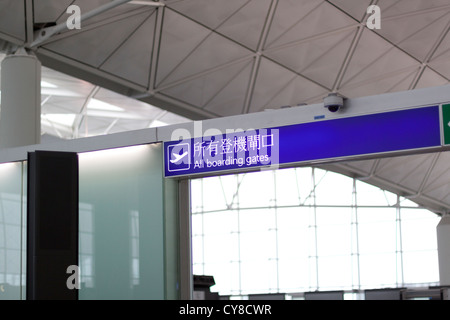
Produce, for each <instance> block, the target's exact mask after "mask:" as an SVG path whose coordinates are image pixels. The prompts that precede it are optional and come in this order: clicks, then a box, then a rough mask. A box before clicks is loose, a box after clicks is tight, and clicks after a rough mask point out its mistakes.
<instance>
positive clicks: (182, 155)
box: [170, 151, 188, 163]
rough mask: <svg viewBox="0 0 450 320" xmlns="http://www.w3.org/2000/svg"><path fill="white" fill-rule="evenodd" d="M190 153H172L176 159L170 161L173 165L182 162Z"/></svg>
mask: <svg viewBox="0 0 450 320" xmlns="http://www.w3.org/2000/svg"><path fill="white" fill-rule="evenodd" d="M187 154H188V152H187V151H186V152H184V153H183V154H181V155H180V154H176V153H172V155H173V156H174V157H175V159H173V160H170V162H171V163H176V162H178V161H180V160H181V159H183V158H184V157H185V156H187Z"/></svg>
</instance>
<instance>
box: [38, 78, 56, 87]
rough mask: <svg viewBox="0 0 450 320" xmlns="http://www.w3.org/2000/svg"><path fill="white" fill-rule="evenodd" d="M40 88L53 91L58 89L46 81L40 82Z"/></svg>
mask: <svg viewBox="0 0 450 320" xmlns="http://www.w3.org/2000/svg"><path fill="white" fill-rule="evenodd" d="M41 87H43V88H53V89H56V88H58V86H56V85H54V84H53V83H50V82H47V81H44V80H42V81H41Z"/></svg>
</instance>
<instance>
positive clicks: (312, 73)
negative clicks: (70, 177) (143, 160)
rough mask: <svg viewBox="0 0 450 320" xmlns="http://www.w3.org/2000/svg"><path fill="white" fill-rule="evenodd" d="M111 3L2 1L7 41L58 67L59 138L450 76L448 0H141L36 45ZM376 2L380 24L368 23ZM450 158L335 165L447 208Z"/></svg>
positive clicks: (46, 110) (50, 99)
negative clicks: (75, 16) (54, 29)
mask: <svg viewBox="0 0 450 320" xmlns="http://www.w3.org/2000/svg"><path fill="white" fill-rule="evenodd" d="M111 2H112V0H0V39H2V41H3V43H2V44H0V48H1V47H3V52H5V53H6V52H12V51H14V50H15V48H17V47H25V48H27V50H29V51H30V52H32V53H33V54H35V55H36V56H37V57H38V58H39V59H40V60H41V62H42V63H43V65H44V66H45V68H44V71H43V81H44V82H43V94H42V99H43V101H42V123H43V128H45V130H47V131H46V132H47V133H48V134H51V135H54V136H59V137H63V138H77V137H81V136H86V135H95V134H107V133H112V132H118V131H124V130H134V129H141V128H145V127H149V126H152V125H158V124H160V123H161V122H162V123H178V122H182V121H186V120H187V119H191V120H201V119H207V118H214V117H222V116H229V115H236V114H245V113H251V112H259V111H263V110H265V109H277V108H280V107H283V106H294V105H299V104H304V103H306V104H312V103H318V102H321V101H322V99H323V97H324V96H326V95H327V94H328V93H329V92H337V93H339V94H341V95H342V96H344V97H348V98H354V97H361V96H369V95H377V94H382V93H388V92H394V91H404V90H412V89H418V88H424V87H432V86H440V85H445V84H448V83H449V80H450V33H449V28H450V2H449V1H448V0H160V1H159V2H158V1H150V0H143V1H131V2H129V3H124V4H121V5H118V6H116V7H114V8H112V9H110V10H107V11H105V12H103V13H100V14H98V15H95V16H94V17H92V18H90V19H89V20H86V21H82V23H81V28H80V29H73V30H69V29H67V28H65V29H63V30H62V31H61V32H59V33H57V34H54V35H52V36H51V37H50V38H48V39H46V40H44V41H41V42H38V43H37V44H36V43H34V40H36V39H38V38H37V36H38V33H39V32H40V30H42V28H46V27H50V26H54V25H58V24H64V23H65V22H66V20H67V19H68V18H69V16H70V14H68V13H67V12H66V9H67V8H68V7H69V6H70V5H77V6H79V7H80V9H81V12H82V13H86V12H90V11H91V10H93V9H95V8H99V7H101V6H103V5H105V4H110V3H111ZM155 2H158V5H157V6H156V5H155ZM149 3H150V5H149ZM373 4H375V5H378V6H379V7H380V8H381V29H379V30H371V29H369V28H368V27H367V26H366V21H367V18H368V17H369V16H370V14H368V13H367V8H368V7H369V6H370V5H373ZM18 17H24V18H23V19H20V18H18ZM52 85H53V86H56V87H52ZM61 115H63V116H61ZM64 117H65V118H64ZM64 121H66V124H68V125H66V126H64V124H61V123H63V122H64ZM158 121H160V122H158ZM55 123H57V124H58V125H59V126H56V125H55ZM449 164H450V155H449V153H447V152H445V153H432V154H421V155H412V156H405V157H395V158H386V159H377V160H364V161H354V162H343V163H336V164H330V165H326V166H322V167H324V168H327V169H330V170H333V171H338V172H342V173H345V174H347V175H350V176H355V177H358V178H361V179H364V180H365V181H366V182H369V183H372V184H374V185H377V186H380V187H382V188H384V189H387V190H390V191H393V192H396V193H398V194H401V195H403V196H407V197H409V198H410V199H411V200H413V201H415V202H417V203H418V204H420V205H423V206H425V207H427V208H429V209H431V210H433V211H435V212H438V213H447V212H449V211H450V165H449Z"/></svg>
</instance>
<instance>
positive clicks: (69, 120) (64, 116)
mask: <svg viewBox="0 0 450 320" xmlns="http://www.w3.org/2000/svg"><path fill="white" fill-rule="evenodd" d="M44 116H45V118H46V119H47V120H48V121H50V122H53V123H57V124H60V125H63V126H66V127H71V126H73V122H74V121H75V117H76V115H75V114H71V113H52V114H45V115H44Z"/></svg>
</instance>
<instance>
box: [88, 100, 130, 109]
mask: <svg viewBox="0 0 450 320" xmlns="http://www.w3.org/2000/svg"><path fill="white" fill-rule="evenodd" d="M88 109H95V110H104V111H125V110H124V109H123V108H121V107H118V106H115V105H113V104H110V103H107V102H103V101H100V100H97V99H91V100H90V101H89V104H88Z"/></svg>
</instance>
